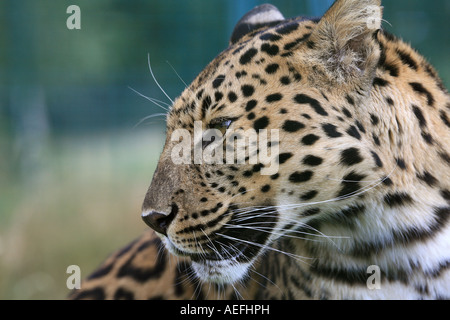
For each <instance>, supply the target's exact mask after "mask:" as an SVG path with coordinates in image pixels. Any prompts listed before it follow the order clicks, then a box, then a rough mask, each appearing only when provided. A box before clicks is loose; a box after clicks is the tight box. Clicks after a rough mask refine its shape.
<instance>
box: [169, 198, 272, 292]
mask: <svg viewBox="0 0 450 320" xmlns="http://www.w3.org/2000/svg"><path fill="white" fill-rule="evenodd" d="M277 218H278V213H277V212H275V211H274V210H273V207H272V206H270V207H266V208H262V209H260V210H255V211H254V212H252V215H251V216H250V217H249V216H246V217H245V218H242V216H238V217H233V218H232V219H230V220H229V221H228V222H227V223H226V225H224V227H222V228H220V229H219V230H216V231H215V232H212V233H211V234H208V235H207V236H206V234H205V239H202V240H200V236H199V237H197V238H195V239H196V250H195V252H192V251H187V250H184V248H182V247H181V248H180V247H179V246H177V245H176V244H174V243H173V242H172V241H171V239H170V237H165V238H166V239H165V241H164V242H165V244H166V247H167V248H168V249H169V251H171V252H172V253H173V254H175V255H177V256H181V257H187V258H190V260H191V261H192V268H193V270H194V271H195V273H196V275H197V277H198V278H199V279H200V280H202V281H205V282H215V283H233V282H236V281H239V280H242V279H243V278H244V277H245V276H246V275H247V273H248V270H249V268H250V267H251V266H252V265H253V263H254V262H255V261H256V259H257V258H258V257H259V256H260V255H261V254H262V252H263V251H264V250H265V249H266V248H267V247H268V246H269V244H270V243H271V242H272V241H273V240H271V239H270V235H271V233H270V232H265V230H266V229H267V228H269V229H272V228H274V227H275V225H276V222H277V220H278V219H277ZM242 221H244V223H241V222H242ZM246 224H247V225H252V226H258V224H260V227H259V228H258V227H254V228H247V227H246Z"/></svg>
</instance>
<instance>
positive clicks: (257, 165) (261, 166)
mask: <svg viewBox="0 0 450 320" xmlns="http://www.w3.org/2000/svg"><path fill="white" fill-rule="evenodd" d="M261 168H264V165H263V164H262V163H258V164H255V165H254V166H253V168H252V170H253V172H259V171H261Z"/></svg>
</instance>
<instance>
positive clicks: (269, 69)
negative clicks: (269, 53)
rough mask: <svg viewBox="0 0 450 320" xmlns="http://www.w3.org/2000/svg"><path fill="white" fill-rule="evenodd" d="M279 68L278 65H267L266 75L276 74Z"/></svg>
mask: <svg viewBox="0 0 450 320" xmlns="http://www.w3.org/2000/svg"><path fill="white" fill-rule="evenodd" d="M279 68H280V66H279V65H278V64H276V63H272V64H269V65H268V66H267V67H266V72H267V73H268V74H273V73H275V72H277V70H278V69H279Z"/></svg>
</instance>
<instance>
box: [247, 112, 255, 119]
mask: <svg viewBox="0 0 450 320" xmlns="http://www.w3.org/2000/svg"><path fill="white" fill-rule="evenodd" d="M255 118H256V115H255V114H254V113H253V112H250V113H249V114H248V115H247V119H248V120H253V119H255Z"/></svg>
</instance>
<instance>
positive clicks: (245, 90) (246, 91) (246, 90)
mask: <svg viewBox="0 0 450 320" xmlns="http://www.w3.org/2000/svg"><path fill="white" fill-rule="evenodd" d="M241 90H242V94H243V95H244V97H250V96H251V95H252V94H253V93H254V92H255V88H254V87H253V86H251V85H249V84H244V85H243V86H242V87H241Z"/></svg>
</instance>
